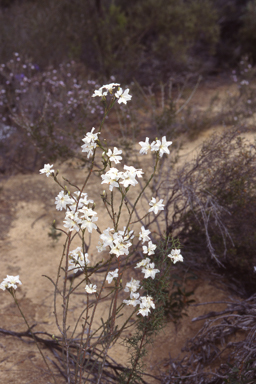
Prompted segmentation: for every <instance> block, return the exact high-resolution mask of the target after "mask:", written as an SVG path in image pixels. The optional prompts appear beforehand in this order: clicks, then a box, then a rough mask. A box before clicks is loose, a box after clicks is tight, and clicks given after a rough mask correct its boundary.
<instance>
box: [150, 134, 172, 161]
mask: <svg viewBox="0 0 256 384" xmlns="http://www.w3.org/2000/svg"><path fill="white" fill-rule="evenodd" d="M171 144H172V141H166V136H163V138H162V143H161V141H160V140H156V141H153V143H152V144H151V151H156V152H158V151H159V155H160V157H162V156H163V154H164V153H167V154H169V153H170V151H169V149H168V147H169V146H170V145H171Z"/></svg>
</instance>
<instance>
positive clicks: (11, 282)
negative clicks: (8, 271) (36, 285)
mask: <svg viewBox="0 0 256 384" xmlns="http://www.w3.org/2000/svg"><path fill="white" fill-rule="evenodd" d="M17 284H20V285H21V284H22V283H21V281H20V276H19V275H17V276H9V275H7V277H6V278H5V279H4V280H3V281H2V283H1V284H0V289H2V290H3V291H5V290H6V289H10V288H13V289H17V288H18V285H17Z"/></svg>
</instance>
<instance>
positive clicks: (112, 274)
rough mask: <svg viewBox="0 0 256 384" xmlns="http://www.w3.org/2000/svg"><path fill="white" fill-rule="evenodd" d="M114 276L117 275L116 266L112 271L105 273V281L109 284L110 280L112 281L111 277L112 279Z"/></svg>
mask: <svg viewBox="0 0 256 384" xmlns="http://www.w3.org/2000/svg"><path fill="white" fill-rule="evenodd" d="M115 277H118V268H117V269H115V270H114V271H112V272H111V271H110V272H109V273H108V274H107V277H106V280H107V282H108V283H109V284H111V283H112V281H113V279H114V278H115Z"/></svg>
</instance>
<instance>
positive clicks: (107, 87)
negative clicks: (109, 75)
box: [100, 83, 120, 93]
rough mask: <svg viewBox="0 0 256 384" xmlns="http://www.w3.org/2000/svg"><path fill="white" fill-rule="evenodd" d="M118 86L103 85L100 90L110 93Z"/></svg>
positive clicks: (114, 84) (115, 84) (111, 84)
mask: <svg viewBox="0 0 256 384" xmlns="http://www.w3.org/2000/svg"><path fill="white" fill-rule="evenodd" d="M119 86H120V84H118V83H110V84H106V85H103V86H102V87H101V88H100V89H106V90H107V91H108V92H109V93H112V92H113V89H114V88H115V87H119Z"/></svg>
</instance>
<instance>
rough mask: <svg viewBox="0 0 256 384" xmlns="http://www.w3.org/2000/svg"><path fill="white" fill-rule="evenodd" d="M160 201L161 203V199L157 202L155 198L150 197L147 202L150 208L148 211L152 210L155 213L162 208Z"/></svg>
mask: <svg viewBox="0 0 256 384" xmlns="http://www.w3.org/2000/svg"><path fill="white" fill-rule="evenodd" d="M162 203H163V199H161V200H159V201H158V202H157V201H156V198H155V197H152V199H151V201H150V203H149V205H150V206H151V208H149V210H148V212H154V214H155V215H156V214H157V213H158V211H162V210H164V204H162Z"/></svg>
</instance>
